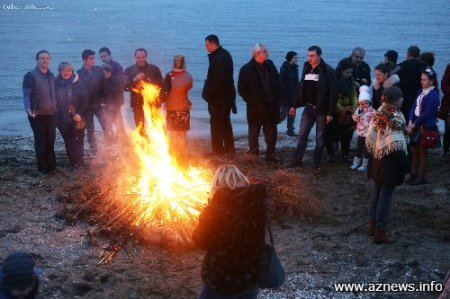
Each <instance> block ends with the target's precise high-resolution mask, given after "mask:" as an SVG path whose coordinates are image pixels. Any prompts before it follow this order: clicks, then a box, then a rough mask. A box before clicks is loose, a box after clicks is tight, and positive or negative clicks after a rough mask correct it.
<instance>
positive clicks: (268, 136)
mask: <svg viewBox="0 0 450 299" xmlns="http://www.w3.org/2000/svg"><path fill="white" fill-rule="evenodd" d="M261 128H262V129H263V133H264V139H265V140H266V147H267V149H266V158H273V157H274V154H275V147H276V144H277V124H276V123H274V122H265V123H262V124H248V146H249V148H250V153H253V154H255V155H257V154H259V143H258V137H259V133H260V131H261Z"/></svg>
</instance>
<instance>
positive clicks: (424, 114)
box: [410, 91, 439, 127]
mask: <svg viewBox="0 0 450 299" xmlns="http://www.w3.org/2000/svg"><path fill="white" fill-rule="evenodd" d="M438 106H439V95H438V93H437V91H436V92H433V91H432V92H430V93H429V94H428V95H426V96H425V97H424V99H423V101H422V107H423V109H422V111H420V116H419V117H417V118H416V119H415V120H414V126H416V127H418V126H421V125H423V124H424V123H425V122H426V121H427V120H429V119H432V118H434V117H435V116H436V113H437V109H438ZM411 111H412V108H411ZM410 117H411V113H410Z"/></svg>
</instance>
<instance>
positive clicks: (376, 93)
mask: <svg viewBox="0 0 450 299" xmlns="http://www.w3.org/2000/svg"><path fill="white" fill-rule="evenodd" d="M399 82H400V78H399V77H398V76H397V75H392V76H389V77H388V78H387V79H386V80H385V81H384V82H383V84H380V82H378V80H377V79H376V78H375V79H373V82H372V88H371V89H372V107H373V109H375V110H377V109H378V108H380V106H381V96H382V95H383V90H385V89H386V88H388V87H392V86H397V85H398V83H399ZM404 115H405V117H406V116H407V115H408V114H404Z"/></svg>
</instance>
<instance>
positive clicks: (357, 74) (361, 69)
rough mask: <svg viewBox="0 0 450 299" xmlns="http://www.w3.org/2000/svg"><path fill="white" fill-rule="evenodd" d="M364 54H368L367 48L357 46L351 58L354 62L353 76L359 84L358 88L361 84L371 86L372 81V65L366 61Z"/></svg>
mask: <svg viewBox="0 0 450 299" xmlns="http://www.w3.org/2000/svg"><path fill="white" fill-rule="evenodd" d="M364 56H366V50H364V49H363V48H361V47H355V48H354V49H353V51H352V55H351V56H350V57H349V59H350V60H351V61H352V62H353V66H354V67H353V78H354V79H355V83H356V85H357V89H356V90H359V87H361V85H367V86H369V85H370V83H371V82H372V81H371V80H370V66H369V65H368V64H367V63H366V62H365V61H364Z"/></svg>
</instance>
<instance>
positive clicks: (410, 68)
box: [393, 46, 427, 117]
mask: <svg viewBox="0 0 450 299" xmlns="http://www.w3.org/2000/svg"><path fill="white" fill-rule="evenodd" d="M419 55H420V49H419V48H418V47H416V46H411V47H409V48H408V51H407V53H406V60H405V61H403V62H402V63H400V64H398V65H397V66H396V68H395V69H394V71H393V72H394V73H395V74H397V75H398V76H399V78H400V83H399V87H400V89H401V90H402V92H403V99H404V100H403V104H402V107H401V110H402V112H403V115H405V117H407V116H408V115H409V111H410V110H411V106H412V104H413V103H414V100H415V99H416V97H417V93H418V91H419V89H420V88H422V84H421V82H420V77H421V76H422V72H423V71H424V70H425V69H426V67H427V65H426V64H425V62H423V61H422V60H420V59H419Z"/></svg>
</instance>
